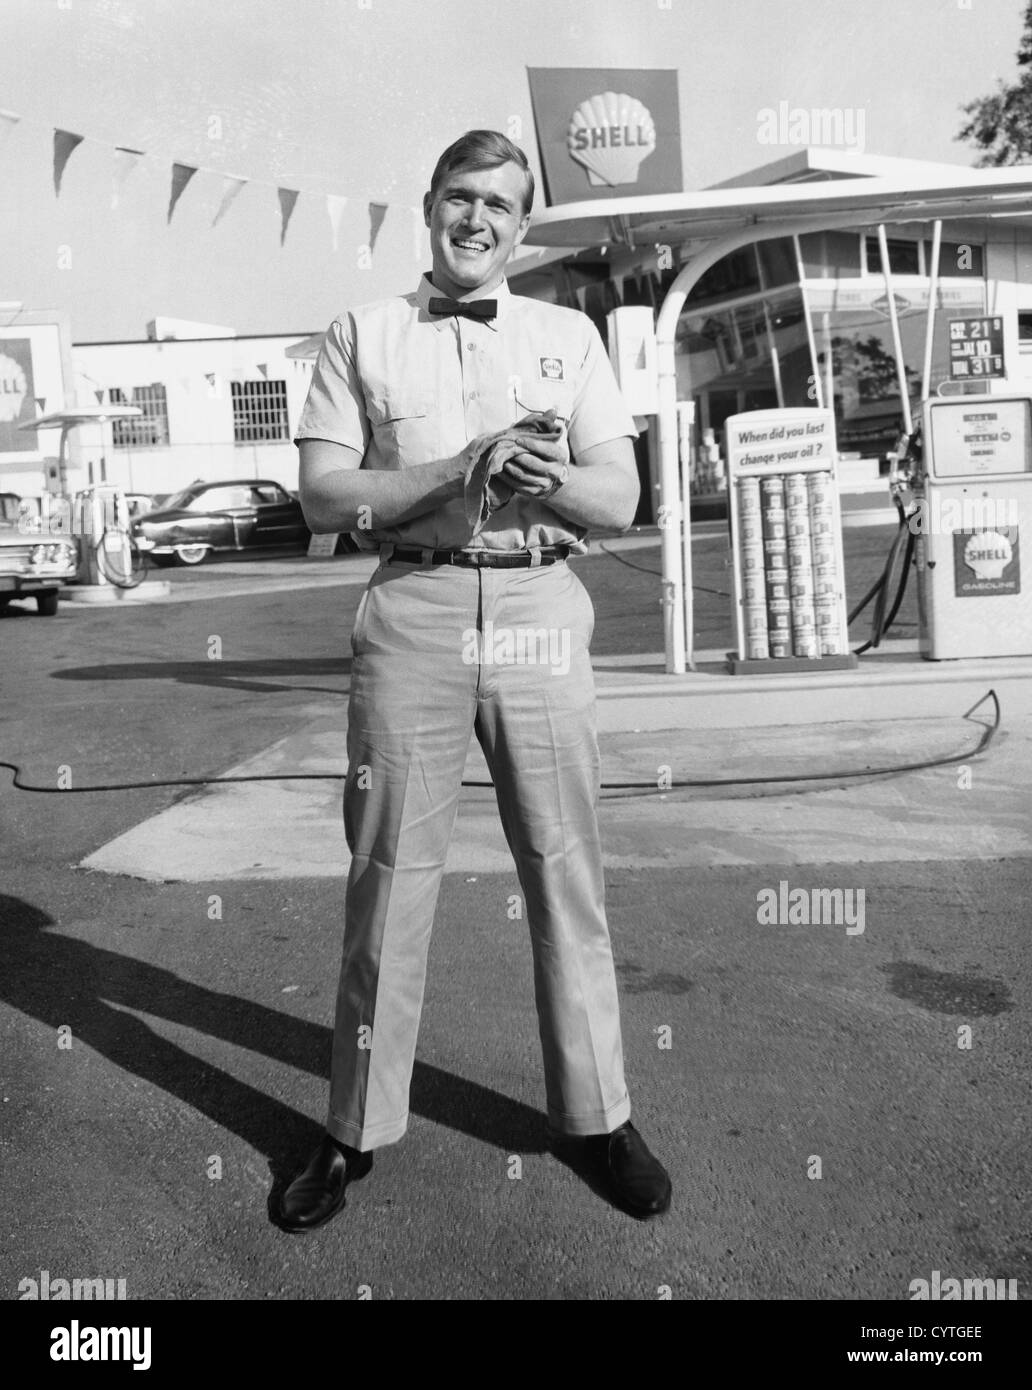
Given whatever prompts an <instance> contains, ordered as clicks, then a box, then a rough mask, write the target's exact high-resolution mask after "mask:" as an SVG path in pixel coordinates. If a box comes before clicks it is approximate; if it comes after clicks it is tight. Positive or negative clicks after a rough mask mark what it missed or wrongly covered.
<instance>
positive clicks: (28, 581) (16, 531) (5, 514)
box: [0, 492, 79, 618]
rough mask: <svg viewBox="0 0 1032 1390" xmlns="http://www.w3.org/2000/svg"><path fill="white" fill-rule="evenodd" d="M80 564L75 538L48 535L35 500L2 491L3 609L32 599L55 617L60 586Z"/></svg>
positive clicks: (45, 613)
mask: <svg viewBox="0 0 1032 1390" xmlns="http://www.w3.org/2000/svg"><path fill="white" fill-rule="evenodd" d="M78 567H79V551H78V548H77V546H76V544H75V541H74V539H73V538H72V537H70V536H62V535H49V534H47V533H46V532H45V531H44V530H43V528H42V526H41V525H40V521H39V514H38V512H37V511H36V509H35V507H34V505H33V504H32V503H30V502H23V501H22V499H21V498H20V497H17V496H16V495H15V494H14V493H9V492H8V493H0V608H6V606H7V604H8V603H10V601H11V600H12V599H22V598H32V599H35V600H36V608H37V609H38V611H39V612H40V613H41V614H42V615H43V616H44V617H45V618H52V617H53V616H54V614H55V613H56V612H57V605H58V601H59V598H60V594H61V589H62V588H63V587H64V585H65V584H67V583H69V582H70V581H71V580H73V579H74V578H75V574H76V570H77V569H78Z"/></svg>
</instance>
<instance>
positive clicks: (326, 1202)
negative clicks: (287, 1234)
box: [279, 1134, 373, 1231]
mask: <svg viewBox="0 0 1032 1390" xmlns="http://www.w3.org/2000/svg"><path fill="white" fill-rule="evenodd" d="M372 1166H373V1156H372V1154H371V1153H359V1152H358V1150H357V1149H351V1148H348V1147H347V1146H346V1145H344V1144H338V1143H337V1141H336V1140H335V1139H334V1138H333V1137H332V1136H331V1135H329V1134H324V1135H323V1137H322V1142H321V1143H320V1145H319V1147H318V1148H317V1149H316V1151H315V1153H314V1154H313V1155H312V1157H311V1158H310V1159H309V1161H308V1167H307V1168H305V1169H304V1171H303V1172H301V1173H299V1174H298V1175H297V1177H296V1178H295V1179H294V1181H293V1182H292V1183H291V1184H290V1186H289V1187H288V1188H287V1190H286V1191H285V1192H284V1194H283V1196H282V1198H281V1199H280V1209H279V1224H280V1226H282V1228H283V1229H284V1230H285V1231H314V1230H315V1229H316V1227H317V1226H324V1225H325V1224H326V1222H327V1221H329V1220H330V1219H331V1217H334V1216H336V1215H337V1213H338V1212H339V1211H340V1209H341V1208H342V1207H343V1206H344V1194H345V1192H346V1191H347V1186H348V1183H349V1182H357V1181H358V1179H359V1178H364V1177H365V1175H366V1173H368V1172H369V1170H370V1168H371V1167H372Z"/></svg>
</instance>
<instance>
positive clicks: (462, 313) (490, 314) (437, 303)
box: [427, 299, 498, 319]
mask: <svg viewBox="0 0 1032 1390" xmlns="http://www.w3.org/2000/svg"><path fill="white" fill-rule="evenodd" d="M427 308H428V309H429V310H430V312H431V314H457V315H458V316H459V317H460V318H467V319H493V318H495V317H496V315H497V313H498V300H497V299H431V300H430V302H429V304H428V305H427Z"/></svg>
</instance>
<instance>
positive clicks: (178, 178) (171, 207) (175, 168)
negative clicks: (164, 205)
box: [165, 164, 197, 222]
mask: <svg viewBox="0 0 1032 1390" xmlns="http://www.w3.org/2000/svg"><path fill="white" fill-rule="evenodd" d="M196 173H197V168H196V166H195V165H193V164H173V165H172V196H171V197H170V198H169V200H168V217H167V218H166V219H165V221H166V222H171V221H172V214H173V213H174V212H175V210H176V203H178V202H179V198H180V195H181V194H182V192H183V189H184V188H185V187H186V185H187V184H188V183H189V182H190V180H191V179H192V178H193V176H194V174H196Z"/></svg>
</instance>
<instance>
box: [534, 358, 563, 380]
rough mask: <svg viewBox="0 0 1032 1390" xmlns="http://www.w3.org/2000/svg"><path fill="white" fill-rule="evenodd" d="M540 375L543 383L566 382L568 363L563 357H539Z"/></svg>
mask: <svg viewBox="0 0 1032 1390" xmlns="http://www.w3.org/2000/svg"><path fill="white" fill-rule="evenodd" d="M538 373H539V375H540V377H541V380H542V381H565V380H566V363H565V362H564V361H563V359H562V358H561V357H539V358H538Z"/></svg>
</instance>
